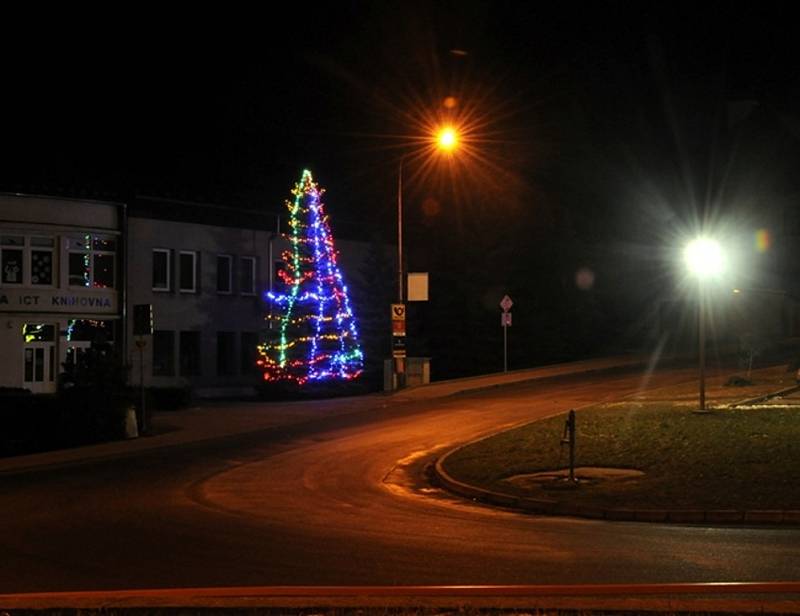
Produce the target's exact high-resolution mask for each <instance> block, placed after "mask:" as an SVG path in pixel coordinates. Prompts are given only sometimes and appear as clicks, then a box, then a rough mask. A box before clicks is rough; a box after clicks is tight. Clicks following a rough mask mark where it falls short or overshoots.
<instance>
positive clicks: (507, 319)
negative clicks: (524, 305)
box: [500, 295, 514, 372]
mask: <svg viewBox="0 0 800 616" xmlns="http://www.w3.org/2000/svg"><path fill="white" fill-rule="evenodd" d="M513 305H514V302H512V301H511V298H510V297H509V296H508V295H506V296H505V297H503V299H502V300H501V301H500V307H501V308H502V309H503V314H502V315H501V317H500V325H502V327H503V372H508V328H509V327H511V313H510V312H509V310H511V306H513Z"/></svg>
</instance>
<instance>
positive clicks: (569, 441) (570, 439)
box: [561, 410, 575, 483]
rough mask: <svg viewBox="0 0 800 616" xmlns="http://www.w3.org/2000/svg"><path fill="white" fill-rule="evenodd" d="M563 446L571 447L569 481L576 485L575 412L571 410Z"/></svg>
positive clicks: (566, 422)
mask: <svg viewBox="0 0 800 616" xmlns="http://www.w3.org/2000/svg"><path fill="white" fill-rule="evenodd" d="M561 444H562V445H569V479H568V481H569V482H570V483H575V411H574V410H570V412H569V415H567V421H565V422H564V436H563V437H562V438H561Z"/></svg>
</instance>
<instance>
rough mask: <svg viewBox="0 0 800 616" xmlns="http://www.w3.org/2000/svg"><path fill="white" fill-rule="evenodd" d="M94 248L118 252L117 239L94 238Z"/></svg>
mask: <svg viewBox="0 0 800 616" xmlns="http://www.w3.org/2000/svg"><path fill="white" fill-rule="evenodd" d="M92 248H93V249H94V250H100V251H103V252H116V250H117V240H116V239H113V238H102V237H96V238H94V240H92Z"/></svg>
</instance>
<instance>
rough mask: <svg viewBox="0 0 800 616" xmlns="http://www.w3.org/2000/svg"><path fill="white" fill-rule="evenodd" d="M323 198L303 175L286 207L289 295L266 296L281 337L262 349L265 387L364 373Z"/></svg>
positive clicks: (284, 276)
mask: <svg viewBox="0 0 800 616" xmlns="http://www.w3.org/2000/svg"><path fill="white" fill-rule="evenodd" d="M323 193H324V189H321V188H320V187H319V186H318V185H317V184H316V183H315V182H314V180H313V178H312V176H311V172H310V171H308V170H305V171H303V175H302V177H301V179H300V181H299V182H298V183H297V184H295V187H294V189H293V190H292V194H293V196H294V199H293V200H292V201H287V203H286V205H287V207H288V209H289V212H290V215H291V217H290V220H289V228H290V230H291V231H290V234H289V235H288V236H286V239H287V240H288V241H289V244H290V246H291V249H290V250H287V251H285V252H284V253H283V261H284V263H285V268H284V269H282V270H280V271H279V272H278V278H279V279H280V280H281V282H282V283H283V284H284V285H285V286H286V288H287V290H286V292H284V293H276V292H269V293H267V298H268V299H269V300H271V301H272V302H274V303H275V305H277V307H278V314H277V315H272V314H270V316H269V317H267V318H271V319H273V320H274V321H276V322H277V328H276V329H277V335H275V336H274V337H273V339H272V340H269V341H267V342H265V343H264V344H262V345H261V346H259V348H258V351H259V358H258V361H257V362H256V363H257V364H258V365H259V366H260V367H261V369H262V370H263V372H264V380H265V381H287V382H294V383H297V384H299V385H303V384H304V383H307V382H309V381H323V380H331V379H333V380H351V379H354V378H357V377H358V376H359V375H360V374H361V373H362V371H363V366H364V354H363V352H362V350H361V346H360V344H359V337H358V329H357V327H356V318H355V315H354V314H353V310H352V308H351V306H350V299H349V297H348V293H347V286H345V284H344V278H343V276H342V273H341V270H340V269H339V266H338V265H337V252H336V250H335V248H334V242H333V235H332V234H331V230H330V225H329V223H328V216H327V215H326V214H325V211H324V209H325V206H324V204H323V202H322V195H323Z"/></svg>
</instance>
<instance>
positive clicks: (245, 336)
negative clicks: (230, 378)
mask: <svg viewBox="0 0 800 616" xmlns="http://www.w3.org/2000/svg"><path fill="white" fill-rule="evenodd" d="M257 345H258V336H257V335H256V333H255V332H242V348H241V353H240V358H241V370H242V374H255V373H256V372H257V370H256V346H257Z"/></svg>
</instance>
